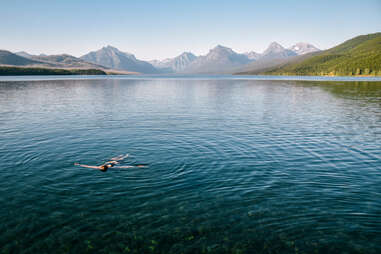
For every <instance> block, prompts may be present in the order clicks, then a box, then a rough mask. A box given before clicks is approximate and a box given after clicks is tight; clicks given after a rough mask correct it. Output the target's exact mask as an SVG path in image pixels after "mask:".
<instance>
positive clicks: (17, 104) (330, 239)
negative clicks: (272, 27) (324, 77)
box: [0, 78, 381, 253]
mask: <svg viewBox="0 0 381 254" xmlns="http://www.w3.org/2000/svg"><path fill="white" fill-rule="evenodd" d="M0 137H1V138H0V159H1V161H2V164H3V165H2V170H1V173H0V181H1V184H0V201H1V204H2V205H1V206H0V248H1V251H2V253H41V252H50V253H85V252H88V253H111V252H116V253H381V244H380V243H381V82H349V81H346V82H343V81H335V82H328V81H291V80H278V81H275V80H250V79H223V78H221V79H220V78H208V79H194V78H190V79H187V78H181V79H176V78H171V79H160V78H142V79H138V78H132V79H128V78H127V79H126V78H123V79H116V78H115V79H80V80H72V79H70V80H65V79H63V80H54V79H51V80H49V79H48V80H22V79H20V80H17V81H2V82H0ZM121 153H129V154H130V155H131V157H130V158H128V160H127V161H125V165H130V164H134V163H147V164H149V167H147V168H139V169H116V168H115V169H111V170H109V171H108V172H106V173H102V172H99V171H96V170H92V169H87V168H79V167H75V166H74V165H73V163H74V162H81V163H85V164H90V165H95V164H100V163H102V162H103V161H105V160H107V159H109V158H111V157H113V156H115V155H118V154H121Z"/></svg>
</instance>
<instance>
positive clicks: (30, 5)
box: [0, 0, 381, 60]
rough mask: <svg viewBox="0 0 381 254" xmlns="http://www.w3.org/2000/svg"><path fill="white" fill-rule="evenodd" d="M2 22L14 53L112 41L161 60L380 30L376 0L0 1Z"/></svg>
mask: <svg viewBox="0 0 381 254" xmlns="http://www.w3.org/2000/svg"><path fill="white" fill-rule="evenodd" d="M15 17H17V18H15ZM0 20H1V22H2V24H3V26H1V27H0V32H1V34H2V40H1V42H0V49H5V50H10V51H12V52H17V51H26V52H28V53H30V54H40V53H44V54H62V53H66V54H70V55H73V56H77V57H79V56H82V55H84V54H86V53H88V52H90V51H94V50H98V49H100V48H102V47H104V46H107V45H111V46H114V47H116V48H118V49H119V50H121V51H124V52H129V53H132V54H134V55H135V56H136V57H137V58H138V59H142V60H153V59H158V60H162V59H165V58H170V57H175V56H177V55H179V54H181V53H183V52H184V51H188V52H192V53H194V54H195V55H204V54H206V53H208V51H209V50H210V49H211V48H213V47H215V46H216V45H223V46H226V47H229V48H232V49H233V50H234V51H236V52H238V53H243V52H248V51H255V52H258V53H261V52H263V51H264V50H265V49H266V48H267V47H268V45H269V44H270V43H271V42H273V41H276V42H278V43H279V44H281V45H282V46H284V47H286V48H288V47H290V46H292V45H293V44H295V43H298V42H308V43H311V44H313V45H314V46H316V47H317V48H319V49H327V48H330V47H333V46H335V45H337V44H340V43H342V42H344V41H345V40H348V39H351V38H353V37H355V36H358V35H361V34H368V33H375V32H379V31H381V2H380V1H377V0H367V1H363V2H362V3H361V4H358V3H357V2H356V1H335V2H332V1H325V0H324V1H320V2H319V4H315V3H310V2H307V3H306V2H304V1H296V0H294V1H284V2H281V3H277V4H274V3H264V2H253V1H246V0H245V1H240V2H239V4H238V3H231V2H229V1H205V2H204V1H199V0H197V1H193V2H192V3H179V2H175V1H163V2H160V3H158V2H155V1H144V3H142V2H139V1H129V2H128V3H126V2H122V1H112V3H110V2H107V3H106V2H102V1H93V2H91V4H89V3H85V2H81V3H77V2H76V1H65V2H59V1H33V2H29V1H4V3H2V8H1V10H0Z"/></svg>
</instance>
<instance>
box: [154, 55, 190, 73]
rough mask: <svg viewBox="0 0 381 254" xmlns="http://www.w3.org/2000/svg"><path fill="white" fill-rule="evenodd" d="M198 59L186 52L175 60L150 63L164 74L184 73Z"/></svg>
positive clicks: (168, 59) (169, 59)
mask: <svg viewBox="0 0 381 254" xmlns="http://www.w3.org/2000/svg"><path fill="white" fill-rule="evenodd" d="M196 59H197V56H195V55H194V54H192V53H191V52H184V53H182V54H181V55H179V56H177V57H174V58H167V59H164V60H163V61H158V60H153V61H150V63H151V64H152V65H153V66H154V67H156V68H158V69H161V70H162V71H163V72H171V73H172V72H182V71H184V70H185V69H186V68H187V67H188V66H189V65H190V64H191V63H192V62H193V61H194V60H196Z"/></svg>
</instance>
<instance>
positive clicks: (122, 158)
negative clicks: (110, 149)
mask: <svg viewBox="0 0 381 254" xmlns="http://www.w3.org/2000/svg"><path fill="white" fill-rule="evenodd" d="M128 156H129V155H128V154H126V155H123V154H121V155H119V156H117V157H114V158H111V160H113V161H122V160H124V159H125V158H127V157H128Z"/></svg>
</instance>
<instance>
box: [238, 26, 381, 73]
mask: <svg viewBox="0 0 381 254" xmlns="http://www.w3.org/2000/svg"><path fill="white" fill-rule="evenodd" d="M297 46H298V45H297ZM299 46H300V45H299ZM300 48H301V47H300ZM300 48H299V49H300ZM306 49H307V51H308V47H307V48H306ZM295 50H298V49H295ZM304 51H305V50H304ZM240 74H265V75H298V76H299V75H314V76H322V75H330V76H358V75H365V76H367V75H371V76H381V33H374V34H367V35H360V36H357V37H355V38H353V39H350V40H348V41H345V42H344V43H342V44H339V45H337V46H336V47H333V48H330V49H328V50H324V51H320V52H312V53H307V54H305V55H303V56H300V57H296V58H294V59H291V60H290V61H288V62H284V63H280V64H278V65H277V66H271V67H268V68H263V66H262V67H261V68H257V69H255V68H252V69H251V70H248V71H246V72H241V73H240Z"/></svg>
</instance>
